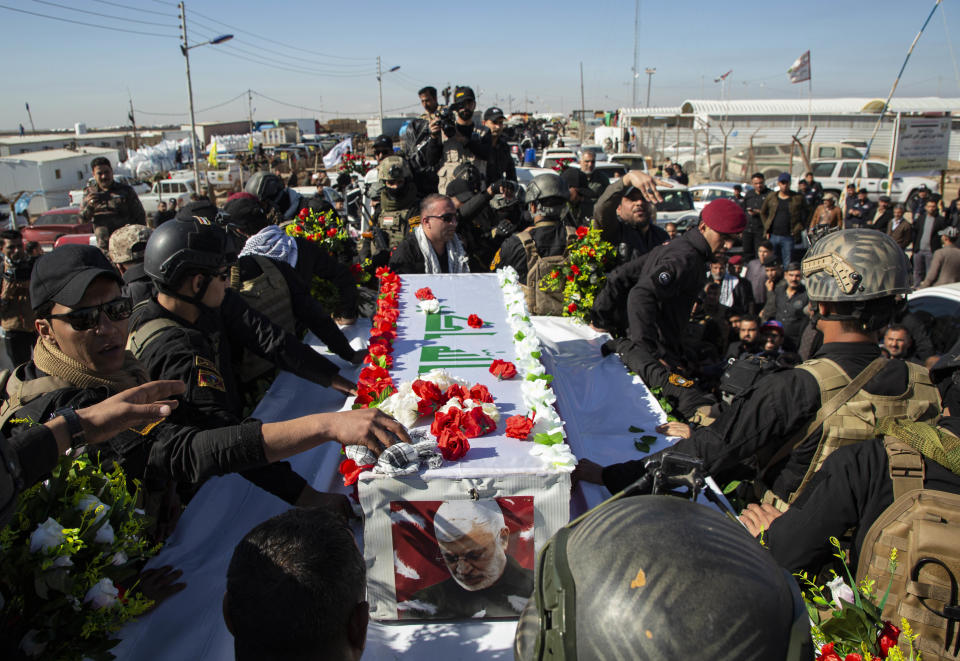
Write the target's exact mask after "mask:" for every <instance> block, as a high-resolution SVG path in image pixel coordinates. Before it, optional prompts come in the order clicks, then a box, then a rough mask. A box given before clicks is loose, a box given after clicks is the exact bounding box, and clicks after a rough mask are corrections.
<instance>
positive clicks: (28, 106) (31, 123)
mask: <svg viewBox="0 0 960 661" xmlns="http://www.w3.org/2000/svg"><path fill="white" fill-rule="evenodd" d="M24 105H25V106H26V107H27V117H29V118H30V132H31V133H33V134H36V132H37V127H36V126H34V125H33V113H32V112H30V104H29V103H24Z"/></svg>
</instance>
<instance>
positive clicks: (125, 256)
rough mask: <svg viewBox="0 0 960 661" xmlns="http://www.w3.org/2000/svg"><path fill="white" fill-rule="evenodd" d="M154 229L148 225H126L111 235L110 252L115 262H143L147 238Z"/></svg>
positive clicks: (111, 259) (111, 258) (112, 260)
mask: <svg viewBox="0 0 960 661" xmlns="http://www.w3.org/2000/svg"><path fill="white" fill-rule="evenodd" d="M152 233H153V230H152V229H150V228H149V227H147V226H146V225H124V226H123V227H121V228H120V229H118V230H117V231H116V232H114V233H113V234H111V235H110V248H109V249H108V251H107V252H108V254H109V255H110V261H111V262H113V263H114V264H126V263H127V262H142V261H143V251H144V250H146V248H147V239H149V238H150V235H151V234H152Z"/></svg>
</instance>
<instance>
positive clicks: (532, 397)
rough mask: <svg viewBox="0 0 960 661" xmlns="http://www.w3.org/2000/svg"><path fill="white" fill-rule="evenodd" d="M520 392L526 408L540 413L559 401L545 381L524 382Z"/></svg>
mask: <svg viewBox="0 0 960 661" xmlns="http://www.w3.org/2000/svg"><path fill="white" fill-rule="evenodd" d="M520 392H521V394H522V396H523V403H524V404H525V405H526V407H527V408H528V409H536V410H537V412H538V413H539V412H541V411H544V410H545V409H546V408H547V407H553V403H554V402H556V401H557V396H556V394H554V392H553V389H551V388H550V385H549V384H548V383H547V382H546V381H544V380H543V379H537V380H535V381H524V382H523V383H521V384H520Z"/></svg>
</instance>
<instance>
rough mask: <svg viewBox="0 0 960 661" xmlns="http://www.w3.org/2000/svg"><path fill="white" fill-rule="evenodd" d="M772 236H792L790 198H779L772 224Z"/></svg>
mask: <svg viewBox="0 0 960 661" xmlns="http://www.w3.org/2000/svg"><path fill="white" fill-rule="evenodd" d="M770 234H775V235H777V236H790V198H789V197H788V198H787V199H785V200H783V199H780V198H779V197H778V198H777V212H776V214H774V216H773V222H772V223H770Z"/></svg>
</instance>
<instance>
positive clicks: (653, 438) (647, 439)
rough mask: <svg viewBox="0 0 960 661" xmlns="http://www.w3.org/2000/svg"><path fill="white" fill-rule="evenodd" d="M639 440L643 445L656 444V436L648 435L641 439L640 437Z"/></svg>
mask: <svg viewBox="0 0 960 661" xmlns="http://www.w3.org/2000/svg"><path fill="white" fill-rule="evenodd" d="M640 440H641V441H643V442H644V443H647V444H648V445H649V444H650V443H654V442H656V440H657V437H656V436H650V435H649V434H647V435H646V436H641V437H640Z"/></svg>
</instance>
